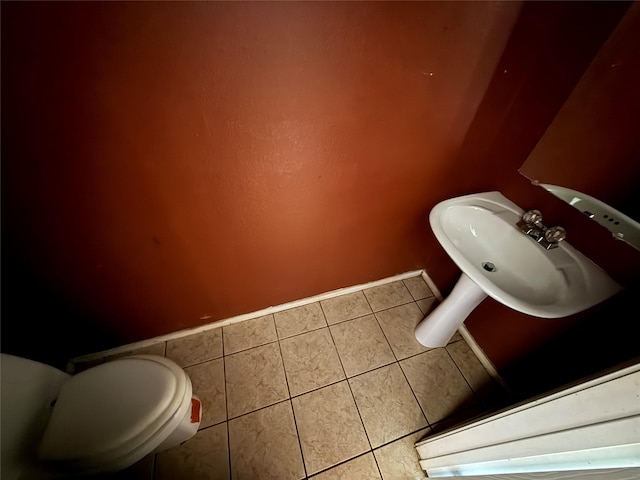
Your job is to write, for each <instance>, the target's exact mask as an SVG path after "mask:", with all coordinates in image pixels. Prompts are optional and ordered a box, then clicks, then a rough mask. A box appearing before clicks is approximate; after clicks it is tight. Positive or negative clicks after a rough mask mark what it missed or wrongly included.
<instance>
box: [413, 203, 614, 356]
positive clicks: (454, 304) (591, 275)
mask: <svg viewBox="0 0 640 480" xmlns="http://www.w3.org/2000/svg"><path fill="white" fill-rule="evenodd" d="M522 213H523V210H522V209H521V208H520V207H518V206H517V205H516V204H515V203H513V202H511V201H510V200H508V199H507V198H505V197H504V196H503V195H502V194H501V193H499V192H487V193H478V194H473V195H465V196H462V197H457V198H453V199H450V200H445V201H443V202H441V203H439V204H438V205H436V206H435V207H434V208H433V210H432V211H431V214H430V215H429V222H430V224H431V228H432V229H433V232H434V234H435V236H436V238H437V239H438V241H439V242H440V244H441V245H442V247H443V248H444V249H445V251H446V252H447V253H448V254H449V256H450V257H451V259H452V260H453V261H454V262H455V263H456V265H457V266H458V267H459V268H460V270H462V275H461V277H460V279H459V280H458V283H457V284H456V286H455V287H454V289H453V291H452V292H451V294H450V295H449V296H448V297H447V298H446V299H445V300H444V301H443V302H442V303H441V304H440V305H439V306H438V307H437V308H436V309H435V310H434V311H433V312H432V313H431V314H429V315H428V316H427V317H426V318H425V319H424V320H423V321H422V322H421V323H420V324H419V325H418V327H417V328H416V331H415V335H416V339H417V340H418V342H420V343H421V344H422V345H424V346H427V347H443V346H445V345H446V344H447V342H448V341H449V339H450V338H451V336H452V335H453V334H454V333H455V331H456V330H457V328H458V327H460V325H462V323H463V322H464V321H465V319H466V318H467V316H468V315H469V314H470V313H471V312H472V311H473V309H474V308H475V307H477V306H478V305H479V304H480V303H481V302H482V301H483V300H484V299H485V298H486V297H487V296H490V297H492V298H494V299H495V300H497V301H499V302H500V303H502V304H504V305H506V306H508V307H510V308H513V309H514V310H517V311H519V312H522V313H526V314H528V315H532V316H534V317H540V318H557V317H566V316H568V315H572V314H574V313H577V312H580V311H582V310H586V309H587V308H589V307H592V306H594V305H596V304H598V303H600V302H602V301H604V300H606V299H607V298H609V297H611V296H612V295H614V294H616V293H617V292H619V291H620V290H621V289H622V287H621V286H620V285H618V284H617V283H616V282H615V281H613V280H612V279H611V278H610V277H609V276H608V275H607V273H606V272H605V271H604V270H602V269H601V268H600V267H598V266H597V265H596V264H595V263H593V262H592V261H591V260H589V259H588V258H587V257H585V256H584V255H582V254H581V253H580V252H578V251H577V250H576V249H575V248H573V247H572V246H571V245H570V244H568V243H567V242H566V241H565V242H561V243H560V244H559V245H558V247H557V248H553V249H551V250H546V249H545V248H543V247H542V246H541V245H540V244H538V243H537V242H536V241H535V240H534V239H533V238H530V237H528V236H527V235H525V234H524V233H522V232H521V231H520V230H519V229H518V228H517V227H516V223H517V222H518V221H519V220H520V218H521V216H522Z"/></svg>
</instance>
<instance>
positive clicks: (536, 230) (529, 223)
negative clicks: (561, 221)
mask: <svg viewBox="0 0 640 480" xmlns="http://www.w3.org/2000/svg"><path fill="white" fill-rule="evenodd" d="M516 226H517V227H518V228H519V229H520V231H521V232H523V233H524V234H525V235H528V236H530V237H531V238H533V239H534V240H535V241H536V242H538V243H539V244H540V245H541V246H542V247H543V248H545V249H547V250H551V249H552V248H556V247H557V246H558V244H559V243H560V242H561V241H563V240H564V239H565V238H566V237H567V231H566V230H565V229H564V228H562V227H545V226H544V225H543V224H542V214H541V213H540V210H528V211H526V212H524V213H523V214H522V220H520V221H519V222H518V223H516Z"/></svg>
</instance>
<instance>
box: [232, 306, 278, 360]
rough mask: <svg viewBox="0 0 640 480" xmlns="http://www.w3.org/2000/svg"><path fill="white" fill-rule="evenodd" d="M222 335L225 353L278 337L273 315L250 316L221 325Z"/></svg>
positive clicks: (272, 340)
mask: <svg viewBox="0 0 640 480" xmlns="http://www.w3.org/2000/svg"><path fill="white" fill-rule="evenodd" d="M222 336H223V340H224V354H225V355H229V354H231V353H236V352H240V351H242V350H247V349H249V348H253V347H258V346H260V345H264V344H266V343H270V342H275V341H276V340H277V339H278V336H277V335H276V326H275V323H274V321H273V315H265V316H263V317H258V318H252V319H251V320H245V321H244V322H239V323H234V324H233V325H229V326H227V327H223V328H222Z"/></svg>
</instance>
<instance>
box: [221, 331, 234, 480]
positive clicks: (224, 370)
mask: <svg viewBox="0 0 640 480" xmlns="http://www.w3.org/2000/svg"><path fill="white" fill-rule="evenodd" d="M220 342H221V343H222V374H223V383H224V413H225V418H226V420H225V424H226V427H227V459H228V461H229V477H232V476H233V472H232V464H231V430H230V429H229V395H228V393H227V362H226V361H225V355H224V330H222V329H220Z"/></svg>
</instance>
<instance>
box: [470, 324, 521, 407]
mask: <svg viewBox="0 0 640 480" xmlns="http://www.w3.org/2000/svg"><path fill="white" fill-rule="evenodd" d="M458 331H459V332H460V335H461V336H462V338H463V340H465V341H466V342H467V345H469V348H471V351H472V352H473V353H474V354H475V356H476V357H478V360H480V363H481V364H482V366H483V367H484V368H485V370H486V371H487V373H488V374H489V375H491V377H492V378H493V379H494V380H495V381H496V382H498V384H499V385H500V386H501V387H502V388H503V389H504V391H505V392H507V394H508V395H509V396H513V392H512V391H511V389H510V388H509V385H507V383H506V382H505V381H504V379H503V378H502V377H501V376H500V374H499V373H498V370H497V369H496V367H495V365H494V364H493V362H491V360H489V357H487V354H486V353H484V350H482V348H481V347H480V345H479V344H478V342H476V339H475V338H473V335H471V332H469V330H467V327H465V326H464V324H462V325H460V327H459V328H458Z"/></svg>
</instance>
